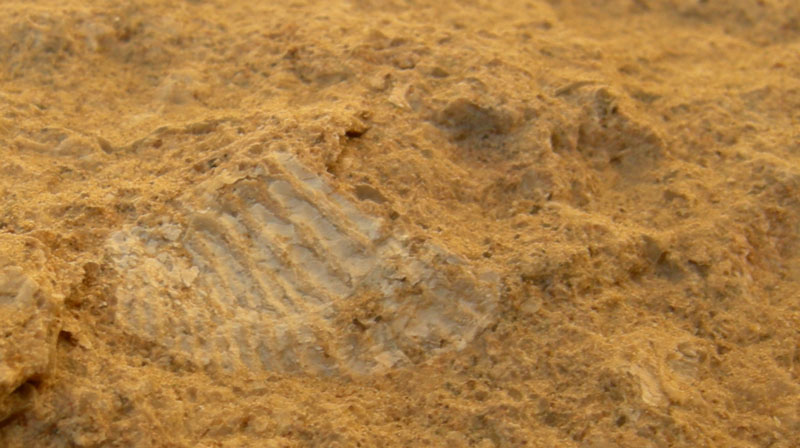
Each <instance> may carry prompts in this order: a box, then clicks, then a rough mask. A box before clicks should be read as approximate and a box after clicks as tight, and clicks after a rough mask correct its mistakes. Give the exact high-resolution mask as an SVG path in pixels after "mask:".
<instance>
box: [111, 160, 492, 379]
mask: <svg viewBox="0 0 800 448" xmlns="http://www.w3.org/2000/svg"><path fill="white" fill-rule="evenodd" d="M178 203H179V204H182V205H179V206H177V208H178V210H177V213H178V214H179V215H180V217H182V219H173V220H172V222H165V223H162V224H160V225H154V226H150V227H142V226H132V227H128V228H124V229H122V230H121V231H119V232H116V233H115V234H114V235H112V237H111V238H110V239H109V241H108V249H109V252H110V254H111V258H112V259H113V261H114V263H115V265H116V268H117V270H118V271H119V272H120V273H122V275H123V278H124V280H123V282H122V285H121V286H120V287H119V288H118V290H117V292H116V296H117V297H116V305H115V306H116V310H115V313H116V314H115V315H116V321H117V323H118V325H119V326H120V327H121V328H123V329H124V331H126V332H127V333H129V334H130V335H132V336H134V337H135V338H137V339H138V340H141V341H145V342H147V344H149V345H150V346H152V347H157V350H154V351H152V354H151V356H154V357H164V356H166V357H168V358H169V359H172V360H185V361H187V362H189V363H191V364H192V365H195V366H201V367H202V368H204V369H206V370H207V371H209V372H236V371H240V370H242V369H245V370H250V371H262V370H271V371H282V372H306V373H313V374H342V373H360V374H366V373H371V372H375V371H378V370H382V369H387V368H392V367H395V366H399V365H404V364H408V363H416V362H421V361H424V360H425V359H427V358H429V357H431V356H434V355H436V354H438V353H442V352H443V351H447V350H453V349H456V350H457V349H460V348H463V347H464V346H465V345H466V344H467V343H468V342H469V341H470V340H471V339H473V338H474V336H475V335H476V333H477V332H478V331H479V330H481V329H482V328H484V327H485V326H486V325H487V324H488V321H489V319H490V317H491V316H492V310H493V308H494V306H495V303H496V301H497V289H498V281H497V279H496V276H495V275H493V274H492V273H491V272H488V273H481V274H476V273H475V272H474V271H475V270H474V269H473V268H472V267H471V266H470V265H469V264H468V263H466V262H465V261H464V260H461V259H460V258H458V257H456V256H454V255H452V254H450V253H448V252H447V251H446V250H444V249H442V248H440V247H437V246H435V245H433V244H416V245H414V246H413V247H412V245H411V243H410V241H408V239H407V238H405V237H403V236H402V235H397V234H388V232H387V231H386V229H385V226H383V224H382V220H381V219H379V218H376V217H373V216H370V215H368V214H366V213H364V212H363V211H362V210H360V209H359V208H358V207H357V206H356V205H355V204H354V203H352V202H351V201H349V200H348V199H347V198H346V197H344V196H342V195H341V194H339V193H338V192H336V191H335V190H334V189H333V188H332V187H331V186H330V185H328V184H327V183H326V182H325V181H324V180H323V179H322V178H320V177H319V176H317V175H315V174H313V173H312V172H310V171H309V170H308V169H307V168H306V167H305V166H303V165H302V164H301V163H300V162H299V161H298V160H297V159H296V158H295V157H294V156H292V155H290V154H287V153H281V152H278V153H272V154H269V155H268V156H266V157H265V158H264V160H263V161H262V162H261V163H260V164H259V165H258V166H256V167H255V168H252V169H250V170H248V172H246V173H237V174H231V173H230V172H223V173H221V174H219V175H217V176H215V177H213V178H211V179H210V180H208V181H206V182H204V183H201V184H198V185H197V186H196V188H194V189H193V190H192V191H189V192H187V193H186V194H184V195H183V196H182V197H181V199H180V201H178ZM181 223H184V224H181Z"/></svg>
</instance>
